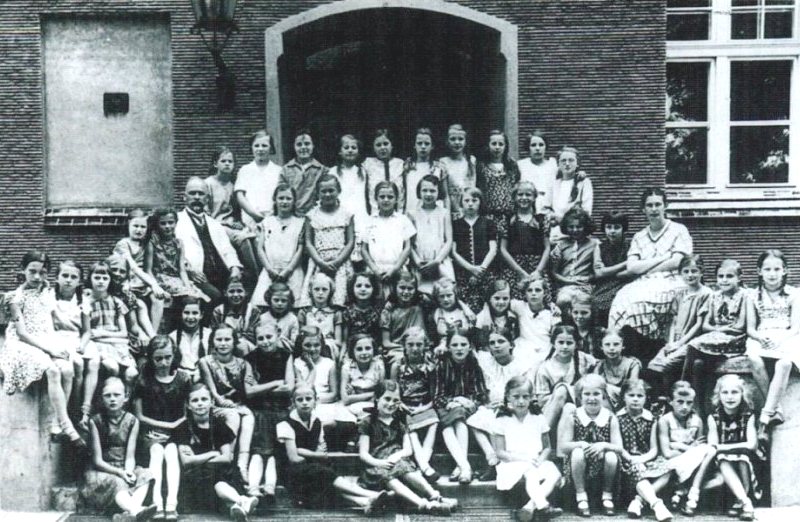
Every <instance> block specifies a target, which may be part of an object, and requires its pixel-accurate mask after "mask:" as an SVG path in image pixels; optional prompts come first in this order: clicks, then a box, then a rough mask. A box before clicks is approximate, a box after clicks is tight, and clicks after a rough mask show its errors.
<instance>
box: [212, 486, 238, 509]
mask: <svg viewBox="0 0 800 522" xmlns="http://www.w3.org/2000/svg"><path fill="white" fill-rule="evenodd" d="M214 491H215V492H216V493H217V497H219V498H220V499H221V500H224V501H226V502H229V503H231V504H237V503H238V502H240V501H242V500H244V497H243V496H242V495H240V494H239V493H237V492H236V489H234V488H233V486H231V485H230V484H228V483H227V482H217V483H216V484H214Z"/></svg>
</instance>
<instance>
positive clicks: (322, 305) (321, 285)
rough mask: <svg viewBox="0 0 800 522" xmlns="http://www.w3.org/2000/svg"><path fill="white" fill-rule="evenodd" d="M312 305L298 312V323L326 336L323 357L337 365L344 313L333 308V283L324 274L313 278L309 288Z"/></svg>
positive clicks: (318, 274) (340, 355) (339, 355)
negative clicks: (311, 327)
mask: <svg viewBox="0 0 800 522" xmlns="http://www.w3.org/2000/svg"><path fill="white" fill-rule="evenodd" d="M308 293H309V296H308V297H309V299H310V300H311V305H310V306H306V307H304V308H301V309H300V310H299V311H298V312H297V322H298V324H299V325H300V327H303V326H315V327H317V328H319V329H320V331H321V332H322V334H323V335H324V336H325V347H324V349H323V355H324V356H325V357H330V358H331V359H333V360H334V361H336V362H337V363H338V362H339V361H340V360H341V358H342V354H341V349H340V347H341V346H342V312H341V311H340V310H338V309H336V308H334V307H333V306H331V297H332V296H333V281H332V280H331V278H330V277H328V276H326V275H325V274H323V273H320V272H318V273H316V274H314V277H312V278H311V284H310V285H309V287H308Z"/></svg>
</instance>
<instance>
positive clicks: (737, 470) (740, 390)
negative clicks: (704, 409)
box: [708, 374, 761, 520]
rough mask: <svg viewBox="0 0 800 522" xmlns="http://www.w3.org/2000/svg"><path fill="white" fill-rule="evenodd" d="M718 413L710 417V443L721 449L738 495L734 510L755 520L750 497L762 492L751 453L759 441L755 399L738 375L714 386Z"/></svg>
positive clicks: (723, 468) (725, 472)
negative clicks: (751, 396)
mask: <svg viewBox="0 0 800 522" xmlns="http://www.w3.org/2000/svg"><path fill="white" fill-rule="evenodd" d="M711 402H712V403H713V404H714V413H712V414H711V415H709V416H708V443H709V444H710V445H711V446H712V447H713V448H715V449H716V450H717V456H716V462H717V465H718V466H719V470H720V472H721V473H722V478H723V480H724V481H725V484H726V485H727V486H728V488H730V490H731V493H733V495H734V496H735V497H736V500H737V502H736V503H735V504H734V506H733V509H734V510H735V511H738V515H739V519H741V520H753V519H754V518H755V510H754V508H753V501H752V500H750V496H749V495H750V493H751V492H752V493H753V495H754V496H755V497H756V498H760V496H761V494H760V491H759V487H758V481H757V480H756V475H755V471H754V469H753V463H752V462H751V461H750V457H751V455H753V454H754V453H755V450H756V447H757V445H758V441H757V438H756V422H755V415H754V414H753V404H752V400H751V398H750V396H749V394H748V393H747V389H746V388H745V385H744V381H743V380H742V378H741V377H739V376H738V375H733V374H728V375H723V376H722V377H720V378H719V380H717V385H716V386H714V396H713V398H712V399H711Z"/></svg>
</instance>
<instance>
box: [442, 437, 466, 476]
mask: <svg viewBox="0 0 800 522" xmlns="http://www.w3.org/2000/svg"><path fill="white" fill-rule="evenodd" d="M442 438H443V439H444V445H445V446H447V451H449V452H450V456H451V457H453V460H454V461H456V466H458V467H459V468H460V469H461V470H462V471H463V470H464V469H469V462H468V461H467V452H466V450H465V449H464V447H463V446H461V443H460V442H459V440H458V437H457V436H456V431H455V427H454V426H447V427H446V428H444V429H442Z"/></svg>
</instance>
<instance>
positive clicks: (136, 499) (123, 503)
mask: <svg viewBox="0 0 800 522" xmlns="http://www.w3.org/2000/svg"><path fill="white" fill-rule="evenodd" d="M148 485H149V484H142V485H141V486H139V487H138V488H136V489H134V490H133V491H128V490H124V491H120V492H118V493H117V494H116V495H115V496H114V501H115V502H116V503H117V505H118V506H119V507H120V508H122V510H123V511H127V512H128V513H131V514H133V515H135V514H136V513H138V512H140V511H141V510H142V504H143V503H144V499H145V497H146V496H147V486H148Z"/></svg>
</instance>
